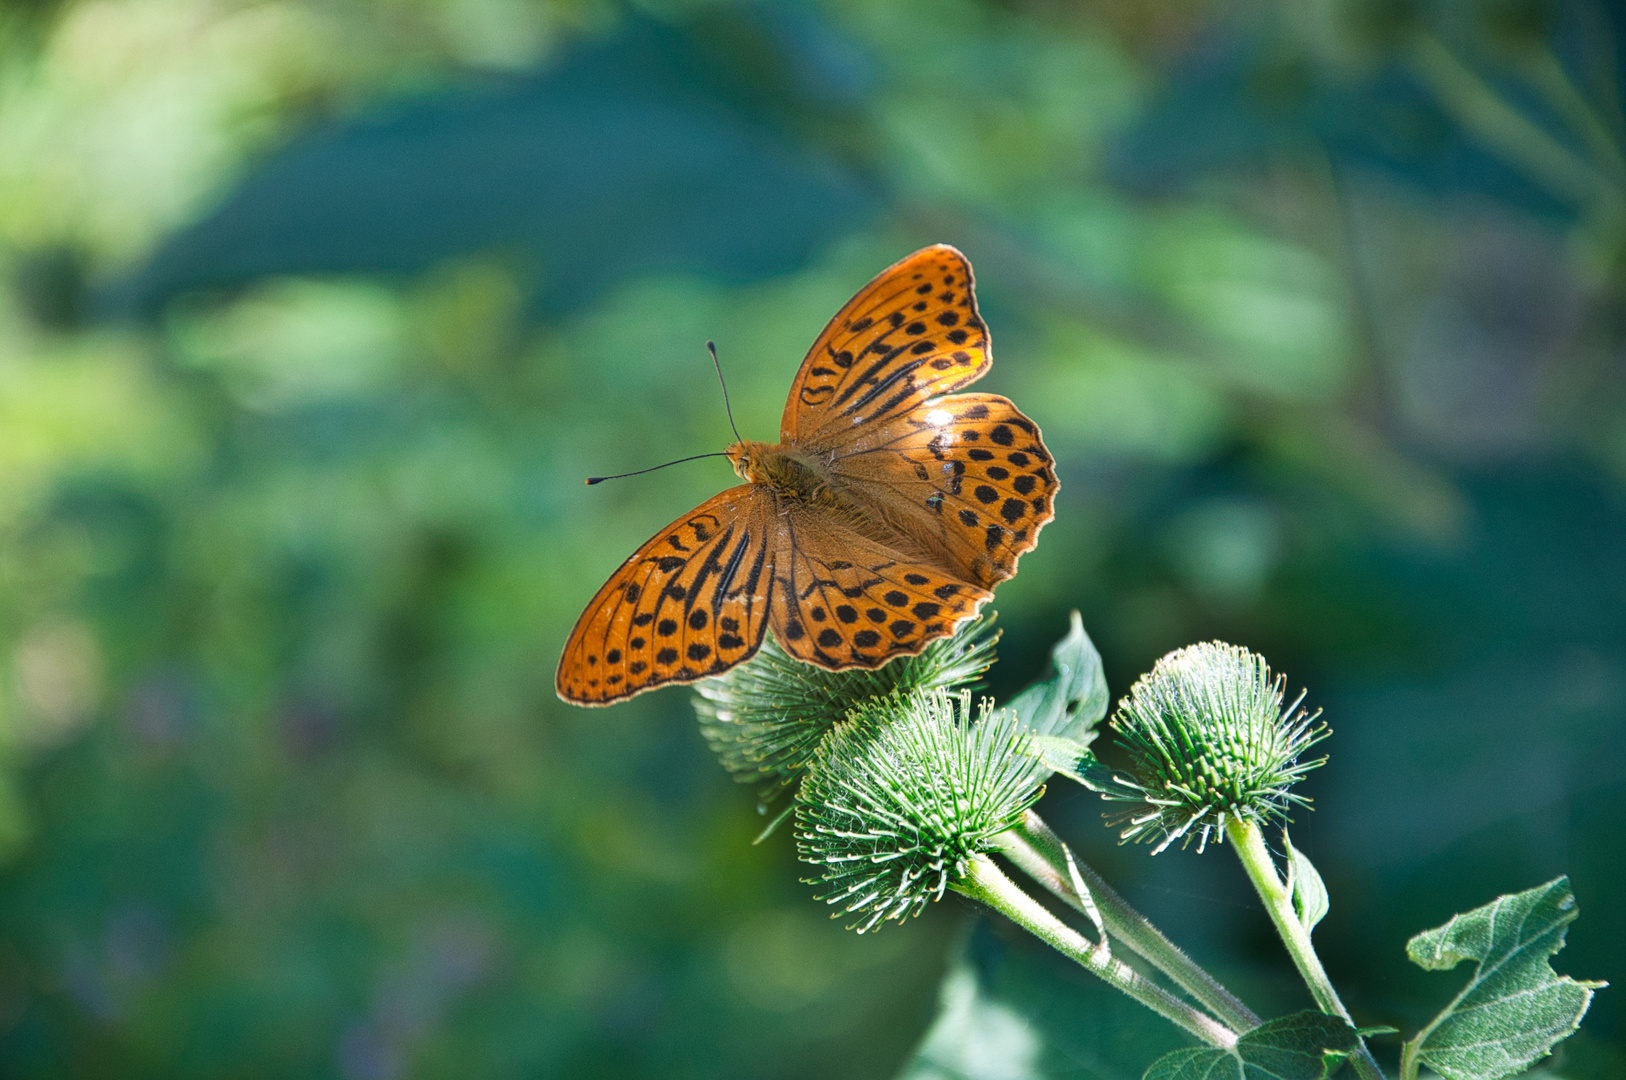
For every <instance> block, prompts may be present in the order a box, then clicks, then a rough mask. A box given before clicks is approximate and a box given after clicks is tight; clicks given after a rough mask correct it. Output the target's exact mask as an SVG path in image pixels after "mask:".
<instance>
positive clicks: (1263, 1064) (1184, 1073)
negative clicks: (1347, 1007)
mask: <svg viewBox="0 0 1626 1080" xmlns="http://www.w3.org/2000/svg"><path fill="white" fill-rule="evenodd" d="M1356 1043H1357V1037H1356V1035H1355V1029H1354V1028H1352V1027H1350V1026H1349V1025H1348V1024H1346V1023H1345V1022H1344V1021H1343V1020H1342V1019H1340V1018H1339V1017H1336V1016H1328V1015H1327V1014H1326V1013H1319V1012H1316V1011H1314V1010H1313V1009H1306V1010H1305V1011H1303V1012H1299V1013H1294V1014H1293V1015H1292V1016H1283V1017H1279V1018H1278V1019H1275V1020H1267V1021H1266V1022H1265V1023H1263V1024H1260V1025H1259V1026H1258V1027H1256V1028H1254V1029H1253V1030H1252V1031H1249V1032H1247V1033H1246V1034H1244V1035H1243V1036H1242V1037H1241V1038H1240V1039H1238V1040H1237V1041H1236V1046H1235V1048H1234V1049H1231V1050H1216V1049H1212V1048H1203V1049H1192V1050H1176V1051H1175V1052H1174V1053H1172V1054H1168V1055H1166V1056H1164V1057H1161V1058H1159V1059H1158V1060H1157V1061H1155V1062H1153V1064H1152V1067H1151V1068H1150V1069H1147V1070H1146V1076H1145V1078H1144V1080H1321V1078H1322V1077H1324V1076H1326V1075H1328V1072H1329V1070H1330V1069H1331V1067H1332V1066H1333V1065H1334V1064H1335V1063H1337V1062H1338V1061H1339V1060H1340V1059H1341V1058H1342V1057H1343V1056H1344V1055H1346V1054H1348V1053H1349V1052H1350V1051H1352V1050H1354V1049H1355V1046H1356Z"/></svg>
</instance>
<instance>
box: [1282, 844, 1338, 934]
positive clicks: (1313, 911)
mask: <svg viewBox="0 0 1626 1080" xmlns="http://www.w3.org/2000/svg"><path fill="white" fill-rule="evenodd" d="M1282 842H1283V843H1284V844H1286V845H1287V880H1288V882H1289V884H1290V885H1291V887H1292V889H1293V910H1294V911H1296V912H1298V916H1299V922H1300V923H1301V924H1303V926H1304V932H1305V933H1306V934H1308V933H1309V932H1310V931H1312V930H1314V929H1315V927H1316V923H1318V922H1320V921H1321V920H1322V919H1324V918H1326V917H1327V912H1328V910H1330V909H1331V907H1332V901H1331V900H1330V899H1328V897H1327V886H1326V883H1325V882H1323V881H1322V880H1321V875H1320V874H1319V873H1317V872H1316V868H1315V864H1314V863H1312V862H1311V861H1310V857H1309V856H1308V855H1306V854H1304V852H1302V851H1300V850H1299V849H1298V848H1296V847H1294V846H1293V841H1292V840H1291V839H1289V838H1288V835H1287V830H1285V829H1283V830H1282Z"/></svg>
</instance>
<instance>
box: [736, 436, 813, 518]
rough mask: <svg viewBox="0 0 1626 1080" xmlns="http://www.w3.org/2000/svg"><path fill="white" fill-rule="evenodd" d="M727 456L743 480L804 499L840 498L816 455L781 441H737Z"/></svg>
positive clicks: (784, 494)
mask: <svg viewBox="0 0 1626 1080" xmlns="http://www.w3.org/2000/svg"><path fill="white" fill-rule="evenodd" d="M728 459H729V461H730V462H732V463H733V465H734V471H735V472H736V473H738V474H739V477H740V479H741V480H745V481H747V482H749V483H752V484H761V485H762V486H763V487H766V488H769V489H770V490H772V491H773V492H774V493H775V494H777V495H780V496H783V497H785V498H788V499H795V500H797V501H799V502H805V503H820V504H833V503H836V502H838V501H839V500H837V498H836V496H835V493H834V492H833V491H832V490H831V488H830V481H829V479H828V477H826V476H825V474H824V471H823V470H822V469H821V468H820V467H819V466H820V463H819V462H818V461H817V459H815V458H812V457H809V456H808V455H806V454H802V453H798V452H797V451H795V450H791V449H789V448H787V447H786V446H784V445H783V444H781V443H760V442H750V441H741V442H737V443H735V444H734V445H733V446H730V447H729V448H728Z"/></svg>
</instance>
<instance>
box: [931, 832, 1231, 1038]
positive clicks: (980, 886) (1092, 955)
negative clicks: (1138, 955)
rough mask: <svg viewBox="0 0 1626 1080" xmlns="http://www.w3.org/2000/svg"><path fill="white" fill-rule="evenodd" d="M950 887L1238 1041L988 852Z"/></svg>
mask: <svg viewBox="0 0 1626 1080" xmlns="http://www.w3.org/2000/svg"><path fill="white" fill-rule="evenodd" d="M954 890H955V891H956V892H958V893H961V894H962V895H965V896H969V897H971V898H972V899H973V900H980V901H982V902H983V903H984V904H987V905H988V906H989V907H991V908H993V909H994V910H995V911H997V912H999V913H1000V914H1002V915H1004V916H1005V917H1006V918H1008V919H1010V920H1011V921H1012V922H1014V923H1016V924H1017V925H1018V926H1020V927H1022V928H1023V929H1024V930H1027V931H1028V932H1029V933H1031V934H1033V935H1034V936H1035V937H1037V938H1039V939H1040V940H1041V941H1043V942H1045V943H1046V944H1047V945H1050V946H1051V947H1052V948H1054V949H1056V950H1057V951H1058V952H1060V953H1062V954H1063V955H1065V956H1067V957H1069V958H1070V959H1072V960H1075V961H1077V962H1078V963H1079V964H1080V965H1082V966H1083V967H1085V968H1086V969H1088V970H1089V971H1090V972H1092V973H1094V974H1095V975H1098V976H1100V977H1101V978H1102V979H1104V980H1105V981H1106V982H1108V983H1110V984H1111V985H1112V986H1114V987H1116V988H1118V989H1119V990H1122V991H1123V992H1124V993H1126V994H1128V995H1129V996H1130V997H1132V998H1134V999H1135V1000H1136V1001H1138V1002H1140V1003H1141V1004H1142V1005H1145V1006H1146V1007H1147V1008H1149V1009H1151V1010H1152V1011H1153V1012H1156V1013H1158V1014H1159V1015H1161V1016H1163V1017H1166V1018H1167V1019H1169V1020H1172V1021H1174V1023H1176V1024H1179V1025H1180V1026H1181V1027H1182V1028H1184V1029H1186V1030H1187V1031H1189V1032H1191V1034H1193V1035H1195V1036H1197V1038H1199V1039H1201V1040H1202V1041H1203V1042H1205V1043H1207V1044H1208V1045H1210V1046H1216V1047H1219V1048H1221V1049H1226V1050H1228V1049H1230V1048H1231V1047H1233V1046H1235V1045H1236V1038H1237V1037H1236V1032H1234V1031H1232V1030H1231V1029H1230V1028H1228V1027H1226V1026H1225V1025H1223V1024H1221V1023H1219V1022H1218V1021H1216V1020H1215V1019H1213V1018H1212V1017H1210V1016H1209V1015H1208V1014H1207V1013H1204V1012H1202V1011H1200V1010H1199V1009H1197V1008H1196V1007H1194V1006H1192V1005H1188V1004H1187V1003H1186V1002H1184V1001H1181V1000H1180V999H1179V998H1177V997H1175V996H1174V995H1173V994H1171V993H1169V992H1168V991H1167V990H1165V989H1163V988H1162V987H1161V986H1159V985H1157V984H1156V983H1154V982H1152V981H1151V980H1150V979H1148V978H1147V977H1146V976H1144V975H1142V974H1141V973H1140V972H1138V971H1136V970H1135V969H1134V968H1132V967H1130V966H1129V965H1128V964H1125V963H1124V962H1123V961H1122V960H1115V959H1113V958H1112V955H1111V954H1110V953H1109V952H1108V951H1107V950H1106V949H1103V948H1101V947H1099V946H1095V945H1091V944H1090V942H1089V941H1088V940H1087V939H1086V938H1085V937H1084V935H1082V934H1080V933H1079V932H1078V931H1077V930H1074V929H1073V928H1072V927H1070V926H1068V925H1067V924H1066V923H1064V922H1062V921H1061V920H1060V919H1058V918H1056V917H1055V916H1054V915H1052V914H1051V913H1050V912H1049V911H1048V910H1046V909H1045V908H1044V907H1042V906H1041V905H1040V904H1039V903H1038V901H1036V900H1034V899H1033V897H1031V896H1029V895H1028V894H1027V893H1025V892H1023V891H1022V890H1021V889H1020V888H1018V887H1017V885H1016V883H1015V882H1014V881H1012V880H1011V879H1010V878H1008V877H1006V876H1005V874H1004V872H1002V871H1001V870H1000V869H999V867H998V866H997V865H995V863H994V861H993V860H992V859H990V858H989V857H988V856H986V855H977V856H974V857H973V858H972V860H971V863H970V866H969V867H968V868H967V870H966V874H965V877H963V878H961V879H960V881H959V882H958V883H956V884H955V885H954Z"/></svg>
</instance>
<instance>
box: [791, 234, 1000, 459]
mask: <svg viewBox="0 0 1626 1080" xmlns="http://www.w3.org/2000/svg"><path fill="white" fill-rule="evenodd" d="M988 364H989V353H988V328H987V327H986V326H985V325H984V324H983V321H982V316H980V315H978V314H977V299H976V295H975V292H974V290H973V282H972V278H971V264H970V263H969V262H967V261H966V258H965V256H964V255H961V254H960V253H959V252H958V251H956V250H955V249H954V248H951V247H949V246H948V245H946V244H937V245H935V246H933V247H929V248H922V249H921V250H919V251H917V252H915V253H914V254H913V255H910V256H909V257H908V258H906V259H903V260H902V261H901V262H898V263H896V264H894V265H893V266H891V267H889V268H888V269H886V270H884V271H882V272H881V274H880V275H879V276H878V277H876V278H875V280H873V281H871V282H870V283H869V284H868V285H866V286H864V287H863V288H862V289H860V290H859V292H858V295H857V296H854V297H853V298H852V299H851V300H849V301H848V302H847V305H846V306H845V307H843V308H842V309H841V310H840V311H839V312H837V313H836V317H835V318H833V319H831V320H830V322H829V324H828V325H827V326H826V327H825V328H824V331H823V333H821V334H820V335H819V338H818V340H817V341H815V342H814V343H813V348H812V350H811V351H809V352H808V354H807V358H806V359H805V360H803V361H802V366H801V368H800V370H798V371H797V372H796V379H795V381H793V382H792V383H791V387H790V398H789V400H788V401H786V402H785V413H784V416H783V418H782V419H781V420H780V424H779V427H780V438H781V439H782V440H783V441H784V442H786V443H792V444H796V445H799V446H803V447H812V446H822V445H824V444H826V443H828V442H831V441H839V440H840V439H842V438H845V437H846V436H847V435H848V434H849V433H850V432H851V431H852V430H853V429H854V428H855V427H859V426H861V425H864V424H867V423H872V422H874V421H876V420H880V419H885V418H887V417H891V416H896V415H900V414H902V413H905V412H908V411H909V410H910V409H912V408H914V407H915V406H916V405H918V404H920V403H921V402H923V401H925V400H926V399H927V398H931V397H935V396H937V395H939V394H946V393H949V392H950V391H953V390H957V389H959V388H960V387H962V386H967V385H969V384H970V383H973V382H975V381H976V380H977V379H980V378H981V377H982V375H983V373H984V372H985V371H987V370H988Z"/></svg>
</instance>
